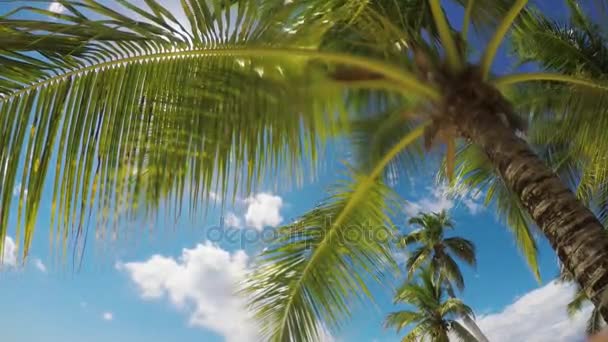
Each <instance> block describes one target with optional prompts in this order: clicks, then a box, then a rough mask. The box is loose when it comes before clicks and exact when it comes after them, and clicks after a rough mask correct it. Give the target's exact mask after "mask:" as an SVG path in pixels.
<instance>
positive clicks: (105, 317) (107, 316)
mask: <svg viewBox="0 0 608 342" xmlns="http://www.w3.org/2000/svg"><path fill="white" fill-rule="evenodd" d="M101 319H103V320H104V321H111V320H113V319H114V314H113V313H111V312H109V311H108V312H104V313H103V314H101Z"/></svg>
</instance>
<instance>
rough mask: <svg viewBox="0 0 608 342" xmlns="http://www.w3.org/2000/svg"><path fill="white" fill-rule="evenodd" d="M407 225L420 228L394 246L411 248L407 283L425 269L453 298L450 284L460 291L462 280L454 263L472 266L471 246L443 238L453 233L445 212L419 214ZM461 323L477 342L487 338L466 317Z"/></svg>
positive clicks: (472, 249) (464, 242)
mask: <svg viewBox="0 0 608 342" xmlns="http://www.w3.org/2000/svg"><path fill="white" fill-rule="evenodd" d="M409 223H410V224H415V225H418V226H419V227H420V228H419V229H417V230H415V231H413V232H411V233H408V234H406V235H402V236H400V237H399V240H398V245H400V246H401V247H404V248H414V250H413V251H409V252H408V255H409V257H408V258H407V261H406V269H407V273H408V279H411V277H412V276H413V275H414V273H415V272H416V271H417V270H419V269H420V268H421V267H429V268H430V270H431V271H432V272H433V273H434V274H435V276H436V277H437V279H438V280H440V281H442V282H443V283H444V286H445V288H446V291H447V292H448V294H449V295H450V297H454V298H455V297H456V295H455V293H454V287H453V284H455V285H456V287H457V288H458V289H459V290H460V291H462V290H463V289H464V278H463V276H462V272H461V271H460V267H459V266H458V264H457V263H456V261H455V258H456V259H459V260H461V261H463V262H464V263H466V264H468V265H470V266H475V265H476V263H477V260H476V256H475V245H474V244H473V242H471V241H469V240H467V239H463V238H461V237H457V236H455V237H445V234H444V233H445V231H446V230H447V229H453V228H454V224H453V223H452V221H451V220H450V218H449V216H448V214H447V212H446V211H441V212H440V213H421V214H419V215H418V216H416V217H412V218H411V219H410V220H409ZM462 319H463V322H464V323H465V325H466V326H467V327H468V328H469V330H470V331H471V332H472V333H473V334H474V335H475V336H476V337H477V339H479V340H480V341H487V337H486V336H485V335H484V334H483V332H482V331H481V329H480V328H479V327H478V326H477V324H476V323H475V321H474V320H473V319H472V318H471V317H469V316H468V315H463V317H462Z"/></svg>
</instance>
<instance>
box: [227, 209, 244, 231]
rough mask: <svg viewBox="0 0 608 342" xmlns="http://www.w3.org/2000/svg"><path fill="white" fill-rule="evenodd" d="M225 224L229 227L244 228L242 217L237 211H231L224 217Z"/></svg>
mask: <svg viewBox="0 0 608 342" xmlns="http://www.w3.org/2000/svg"><path fill="white" fill-rule="evenodd" d="M224 224H225V225H226V227H228V228H242V223H241V219H240V218H239V217H238V216H236V214H235V213H233V212H231V211H229V212H228V214H227V215H226V218H225V219H224Z"/></svg>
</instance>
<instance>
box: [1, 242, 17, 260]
mask: <svg viewBox="0 0 608 342" xmlns="http://www.w3.org/2000/svg"><path fill="white" fill-rule="evenodd" d="M2 254H3V255H2V266H4V267H14V266H16V265H17V248H16V246H15V241H13V239H11V238H10V237H8V236H7V237H5V238H4V252H3V253H2Z"/></svg>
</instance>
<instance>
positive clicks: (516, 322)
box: [477, 281, 591, 342]
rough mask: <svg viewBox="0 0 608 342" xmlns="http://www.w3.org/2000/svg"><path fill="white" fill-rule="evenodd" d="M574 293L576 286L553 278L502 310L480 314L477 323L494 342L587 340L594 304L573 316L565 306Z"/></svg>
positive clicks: (567, 341)
mask: <svg viewBox="0 0 608 342" xmlns="http://www.w3.org/2000/svg"><path fill="white" fill-rule="evenodd" d="M573 294H574V286H573V285H570V284H562V283H558V282H555V281H553V282H551V283H549V284H547V285H545V286H543V287H540V288H538V289H535V290H533V291H530V292H528V293H526V294H524V295H523V296H521V297H519V298H518V299H516V300H515V301H514V302H513V303H512V304H510V305H508V306H507V307H505V308H504V310H503V311H502V312H499V313H494V314H490V315H485V316H480V317H478V319H477V323H478V325H479V327H480V328H481V330H482V331H483V332H484V333H485V334H486V336H487V337H488V339H489V340H490V341H493V342H510V341H528V342H572V341H584V340H585V338H584V332H585V324H586V320H587V317H588V316H589V313H590V311H591V307H586V308H585V309H584V310H583V311H582V312H580V313H579V314H577V315H576V316H574V317H573V318H572V319H570V318H569V317H568V315H567V313H566V305H567V304H568V302H569V301H570V300H572V296H573Z"/></svg>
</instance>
